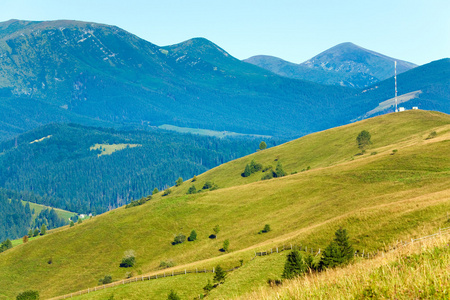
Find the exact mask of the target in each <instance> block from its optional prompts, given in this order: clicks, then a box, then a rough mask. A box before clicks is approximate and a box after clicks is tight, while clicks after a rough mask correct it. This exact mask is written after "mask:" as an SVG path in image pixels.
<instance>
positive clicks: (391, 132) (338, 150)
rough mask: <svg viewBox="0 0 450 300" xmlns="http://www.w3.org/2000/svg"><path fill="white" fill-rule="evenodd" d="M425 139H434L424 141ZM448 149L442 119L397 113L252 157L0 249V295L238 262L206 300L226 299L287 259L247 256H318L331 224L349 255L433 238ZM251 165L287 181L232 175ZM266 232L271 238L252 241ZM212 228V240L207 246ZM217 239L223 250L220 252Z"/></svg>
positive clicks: (57, 290) (134, 291)
mask: <svg viewBox="0 0 450 300" xmlns="http://www.w3.org/2000/svg"><path fill="white" fill-rule="evenodd" d="M362 130H368V131H369V132H370V133H371V135H372V139H371V140H372V145H371V146H370V148H369V149H368V150H367V152H366V154H364V155H358V154H359V152H360V151H359V149H358V148H357V147H356V141H355V139H356V136H357V135H358V133H359V132H361V131H362ZM432 131H436V133H437V136H436V137H434V138H432V139H427V137H428V136H429V134H430V132H432ZM449 148H450V117H449V116H448V115H445V114H441V113H436V112H423V111H408V112H404V113H398V114H390V115H385V116H380V117H376V118H372V119H368V120H364V121H361V122H358V123H354V124H350V125H346V126H342V127H339V128H334V129H331V130H328V131H324V132H319V133H315V134H311V135H308V136H305V137H303V138H300V139H298V140H295V141H292V142H289V143H286V144H284V145H281V146H278V147H274V148H270V149H266V150H263V151H260V152H258V153H256V154H253V155H251V156H247V157H244V158H241V159H237V160H235V161H232V162H230V163H227V164H224V165H222V166H219V167H217V168H214V169H212V170H210V171H208V172H206V173H204V174H201V175H198V176H197V180H196V181H195V182H191V180H186V181H185V182H184V183H183V184H181V185H180V186H178V187H172V188H171V190H172V193H171V194H170V195H168V196H162V192H161V193H159V194H157V195H154V196H153V199H152V200H151V201H149V202H147V203H146V204H144V205H141V206H136V207H132V208H128V209H125V208H124V207H122V208H118V209H116V210H113V211H110V212H107V213H105V214H103V215H100V216H96V217H94V218H92V219H90V220H86V221H84V222H83V223H82V224H76V225H75V226H74V227H72V228H69V227H68V226H66V227H64V228H62V229H60V230H58V231H56V232H54V233H52V234H49V235H46V236H43V237H41V238H39V239H37V240H34V241H31V242H29V243H27V244H25V245H19V246H17V247H14V248H13V249H11V250H8V251H6V252H3V253H1V254H0V286H2V287H4V288H2V289H1V290H0V299H13V298H14V297H15V295H17V294H18V293H19V292H21V291H24V290H29V289H33V290H38V291H40V294H41V297H42V298H44V299H45V298H49V297H54V296H58V295H62V294H67V293H70V292H75V291H78V290H81V289H85V288H88V287H94V286H96V285H97V284H98V280H99V279H100V278H102V277H104V276H105V275H108V274H110V275H111V276H112V278H113V280H121V279H124V278H126V273H127V272H133V275H134V276H138V275H142V274H154V273H160V272H161V269H160V267H159V265H160V262H161V261H167V260H171V261H173V262H174V263H175V266H174V267H172V268H169V269H167V271H168V272H170V271H172V270H184V269H185V268H187V269H195V268H212V267H214V266H216V265H217V264H221V265H222V266H224V267H226V268H229V267H234V266H236V265H239V260H241V259H242V260H243V261H244V266H243V267H242V268H241V269H239V270H236V271H234V272H232V273H230V274H229V277H228V279H227V282H226V283H225V284H224V285H223V286H221V287H220V288H217V289H215V290H213V292H212V294H211V297H212V298H214V299H220V298H230V297H237V296H241V295H244V294H247V293H248V292H251V291H255V290H256V291H259V289H260V288H261V287H264V286H266V280H267V279H268V278H269V277H271V278H275V277H276V276H277V274H278V276H280V275H281V272H282V266H283V264H284V259H285V255H286V254H287V252H284V253H280V254H276V255H270V256H267V257H257V258H256V259H254V260H252V258H253V257H254V252H255V251H260V250H266V249H269V248H270V247H276V246H280V245H283V244H289V243H299V244H302V245H307V246H308V247H314V248H324V247H325V246H326V245H327V244H328V243H329V241H330V240H331V239H332V238H333V236H334V232H335V230H336V229H338V228H339V227H344V228H346V229H347V230H348V232H349V235H350V238H351V242H352V243H353V244H354V248H355V249H358V250H360V251H363V250H364V251H366V252H367V251H374V250H378V249H382V248H384V247H386V246H389V245H391V244H394V243H396V241H397V240H402V239H403V240H409V239H411V238H415V237H419V236H423V235H426V234H429V233H434V232H436V231H437V230H438V229H439V228H440V227H448V226H450V225H449V220H448V218H447V212H450V201H449V194H450V188H449V182H450V155H449V154H448V149H449ZM393 150H397V151H395V152H393ZM375 152H376V154H375ZM372 153H373V154H372ZM371 154H372V155H371ZM252 159H254V160H255V161H257V162H260V163H261V164H263V166H267V165H272V166H273V167H274V168H275V166H276V164H277V162H278V161H280V162H281V163H282V165H283V167H284V170H285V171H286V172H287V173H288V174H291V173H295V172H297V173H295V174H292V175H288V176H285V177H281V178H274V179H271V180H264V181H261V176H262V175H263V173H262V172H261V171H260V172H258V173H255V174H252V175H251V176H249V177H242V176H241V173H242V172H243V171H244V168H245V165H246V164H247V163H249V162H250V161H251V160H252ZM308 166H310V170H308V171H304V172H301V170H302V169H306V168H307V167H308ZM208 180H209V181H214V183H215V184H217V185H218V187H219V188H218V189H216V190H213V191H203V192H201V193H196V194H192V195H186V192H187V190H188V188H189V187H190V186H191V185H192V184H195V186H196V188H197V189H201V188H202V186H203V184H204V183H205V182H206V181H208ZM265 224H270V226H271V229H272V230H271V231H270V232H268V233H264V234H258V232H259V231H260V230H261V229H263V227H264V225H265ZM215 225H219V226H220V232H219V233H218V235H217V238H215V239H211V238H209V236H210V235H211V234H213V227H214V226H215ZM193 229H195V230H196V232H197V234H198V239H197V240H196V241H194V242H187V241H186V242H184V243H183V244H179V245H175V246H174V245H172V244H171V242H172V241H173V239H174V237H175V236H176V235H177V234H180V233H182V234H184V235H186V236H189V233H190V231H191V230H193ZM226 239H228V240H229V241H230V247H229V252H228V253H226V252H221V251H219V250H220V249H221V248H222V245H223V242H224V240H226ZM127 250H134V251H135V253H136V265H135V266H134V267H133V268H120V267H119V263H120V261H121V258H122V257H123V255H124V252H125V251H127ZM49 258H52V263H51V264H48V261H49ZM183 278H184V279H183ZM208 278H212V275H211V274H209V275H208V274H191V275H186V276H178V277H173V278H165V279H161V280H159V279H158V280H154V281H146V282H140V283H133V284H129V285H125V286H118V287H115V288H113V289H111V290H105V291H100V292H97V293H98V295H99V296H96V295H97V293H94V294H90V295H89V297H91V298H92V299H105V298H108V297H110V295H111V294H114V299H142V295H145V294H146V293H147V294H148V295H155V297H152V299H166V298H167V294H168V292H169V291H170V289H174V290H176V291H177V292H179V294H180V295H183V298H191V299H192V298H193V297H194V296H198V294H199V293H202V287H203V286H204V285H205V284H206V281H207V279H208ZM165 282H166V283H165ZM114 291H116V292H114ZM267 293H269V291H268V292H267ZM156 295H158V296H156ZM82 297H87V296H82ZM94 297H98V298H94ZM139 297H141V298H139ZM91 298H89V299H91ZM86 299H88V298H86ZM283 299H284V298H283Z"/></svg>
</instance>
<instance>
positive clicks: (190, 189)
mask: <svg viewBox="0 0 450 300" xmlns="http://www.w3.org/2000/svg"><path fill="white" fill-rule="evenodd" d="M187 193H188V194H195V193H197V189H196V188H195V185H191V187H190V188H189V189H188V191H187Z"/></svg>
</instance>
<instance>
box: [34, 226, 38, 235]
mask: <svg viewBox="0 0 450 300" xmlns="http://www.w3.org/2000/svg"><path fill="white" fill-rule="evenodd" d="M38 235H39V229H37V228H35V229H34V231H33V236H38Z"/></svg>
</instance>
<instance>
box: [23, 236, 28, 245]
mask: <svg viewBox="0 0 450 300" xmlns="http://www.w3.org/2000/svg"><path fill="white" fill-rule="evenodd" d="M22 242H23V243H24V244H26V243H28V235H24V236H23V238H22Z"/></svg>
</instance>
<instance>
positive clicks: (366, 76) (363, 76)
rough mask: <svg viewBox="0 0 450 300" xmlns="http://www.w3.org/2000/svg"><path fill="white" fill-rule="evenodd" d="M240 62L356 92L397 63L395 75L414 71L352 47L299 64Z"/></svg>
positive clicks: (407, 65)
mask: <svg viewBox="0 0 450 300" xmlns="http://www.w3.org/2000/svg"><path fill="white" fill-rule="evenodd" d="M244 61H245V62H248V63H251V64H254V65H257V66H259V67H262V68H264V69H266V70H269V71H271V72H274V73H276V74H279V75H281V76H286V77H289V78H295V79H302V80H310V81H314V82H317V83H321V84H330V85H341V86H349V87H356V88H363V87H367V86H369V85H372V84H374V83H376V82H378V81H381V80H384V79H387V78H389V77H391V76H393V75H394V61H397V72H398V74H400V73H403V72H405V71H408V70H410V69H412V68H415V67H417V65H415V64H413V63H410V62H406V61H402V60H398V59H394V58H391V57H388V56H386V55H383V54H380V53H377V52H374V51H371V50H368V49H364V48H362V47H360V46H357V45H355V44H353V43H342V44H339V45H336V46H334V47H332V48H330V49H328V50H325V51H324V52H322V53H320V54H318V55H316V56H314V57H313V58H311V59H309V60H307V61H305V62H303V63H301V64H294V63H291V62H287V61H284V60H282V59H279V58H276V57H271V56H263V55H260V56H254V57H250V58H248V59H246V60H244Z"/></svg>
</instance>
